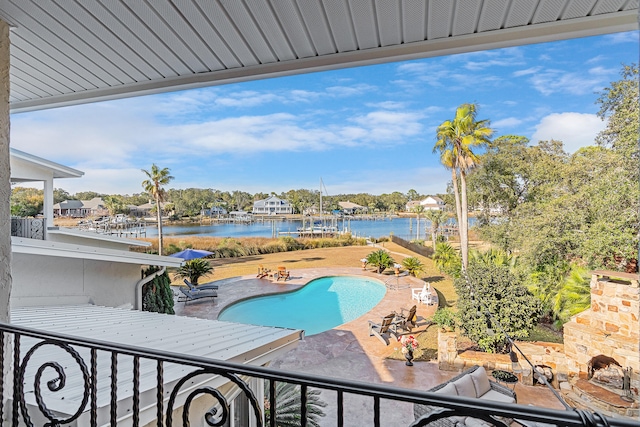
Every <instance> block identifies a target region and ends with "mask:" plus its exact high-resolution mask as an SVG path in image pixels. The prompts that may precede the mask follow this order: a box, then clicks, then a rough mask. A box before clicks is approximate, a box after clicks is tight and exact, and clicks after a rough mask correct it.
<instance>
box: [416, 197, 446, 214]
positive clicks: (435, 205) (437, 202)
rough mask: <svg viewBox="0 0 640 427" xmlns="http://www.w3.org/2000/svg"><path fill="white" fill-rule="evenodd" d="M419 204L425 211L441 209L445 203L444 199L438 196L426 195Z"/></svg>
mask: <svg viewBox="0 0 640 427" xmlns="http://www.w3.org/2000/svg"><path fill="white" fill-rule="evenodd" d="M420 206H423V207H424V210H425V211H428V210H434V211H437V210H439V211H443V210H444V208H445V203H444V200H442V199H441V198H440V197H438V196H427V198H426V199H424V200H421V201H420Z"/></svg>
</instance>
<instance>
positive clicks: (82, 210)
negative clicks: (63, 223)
mask: <svg viewBox="0 0 640 427" xmlns="http://www.w3.org/2000/svg"><path fill="white" fill-rule="evenodd" d="M53 214H54V215H55V216H56V217H70V218H86V217H89V216H103V215H109V209H107V207H106V205H105V203H104V201H103V200H102V198H100V197H94V198H93V199H91V200H65V201H63V202H60V203H56V204H55V205H53Z"/></svg>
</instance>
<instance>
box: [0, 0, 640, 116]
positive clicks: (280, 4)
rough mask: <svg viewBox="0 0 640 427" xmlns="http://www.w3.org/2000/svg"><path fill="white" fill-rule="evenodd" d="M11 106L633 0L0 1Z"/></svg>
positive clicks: (436, 46)
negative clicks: (6, 38)
mask: <svg viewBox="0 0 640 427" xmlns="http://www.w3.org/2000/svg"><path fill="white" fill-rule="evenodd" d="M0 17H1V18H2V19H4V20H5V21H7V22H8V23H9V24H10V25H11V27H12V28H11V34H10V37H11V107H12V111H13V112H19V111H29V110H36V109H42V108H50V107H56V106H63V105H71V104H78V103H83V102H93V101H97V100H105V99H114V98H121V97H126V96H134V95H139V94H149V93H158V92H164V91H170V90H178V89H186V88H194V87H202V86H210V85H217V84H224V83H230V82H240V81H247V80H253V79H261V78H268V77H275V76H282V75H289V74H298V73H305V72H312V71H320V70H328V69H335V68H341V67H351V66H357V65H366V64H374V63H381V62H389V61H397V60H406V59H415V58H426V57H432V56H440V55H448V54H454V53H461V52H470V51H477V50H485V49H492V48H499V47H506V46H517V45H522V44H528V43H538V42H545V41H552V40H561V39H567V38H574V37H584V36H591V35H599V34H606V33H613V32H619V31H629V30H634V29H637V28H638V0H0Z"/></svg>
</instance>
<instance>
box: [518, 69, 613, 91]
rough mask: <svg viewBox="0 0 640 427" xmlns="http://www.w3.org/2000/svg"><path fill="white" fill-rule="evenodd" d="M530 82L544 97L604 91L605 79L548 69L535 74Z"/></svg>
mask: <svg viewBox="0 0 640 427" xmlns="http://www.w3.org/2000/svg"><path fill="white" fill-rule="evenodd" d="M530 82H531V83H532V84H533V87H534V88H535V89H536V90H537V91H538V92H540V93H542V94H543V95H551V94H553V93H566V94H570V95H586V94H589V93H593V92H595V91H597V90H600V89H602V87H603V85H604V82H605V79H603V78H602V76H595V77H587V76H586V75H585V74H584V73H572V72H566V71H564V70H553V69H548V70H546V71H544V72H540V73H537V74H534V75H533V76H532V77H531V79H530Z"/></svg>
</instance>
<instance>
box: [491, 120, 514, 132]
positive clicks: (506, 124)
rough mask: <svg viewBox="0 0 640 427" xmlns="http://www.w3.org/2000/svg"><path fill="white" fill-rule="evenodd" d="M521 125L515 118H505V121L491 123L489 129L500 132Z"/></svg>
mask: <svg viewBox="0 0 640 427" xmlns="http://www.w3.org/2000/svg"><path fill="white" fill-rule="evenodd" d="M520 124H522V120H521V119H518V118H515V117H507V118H505V119H501V120H496V121H494V122H491V127H492V128H494V129H496V130H497V131H499V132H501V131H502V129H504V128H512V127H515V126H518V125H520Z"/></svg>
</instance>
